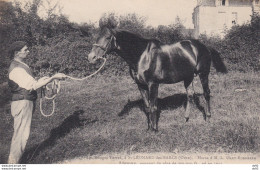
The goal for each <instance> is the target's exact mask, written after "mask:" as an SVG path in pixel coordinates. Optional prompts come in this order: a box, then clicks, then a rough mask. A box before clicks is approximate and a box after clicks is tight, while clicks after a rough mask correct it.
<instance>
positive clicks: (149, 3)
mask: <svg viewBox="0 0 260 170" xmlns="http://www.w3.org/2000/svg"><path fill="white" fill-rule="evenodd" d="M18 1H28V0H18ZM29 1H30V0H29ZM43 1H49V2H50V3H51V5H52V6H53V5H54V4H56V3H57V2H58V4H59V6H60V7H61V8H62V13H63V14H65V15H66V16H67V17H68V18H69V20H70V21H72V22H76V23H85V22H92V23H95V24H96V25H98V21H99V19H100V17H101V16H102V15H103V14H104V13H111V12H113V13H115V14H117V15H126V14H129V13H136V14H138V16H143V17H146V18H147V22H146V24H147V25H150V26H155V27H157V26H158V25H169V24H172V23H174V22H175V19H176V17H177V16H179V18H180V19H181V21H182V22H183V24H184V26H185V27H186V28H194V26H193V23H192V12H193V9H194V7H195V6H196V4H197V0H43ZM45 6H46V8H48V5H46V3H45Z"/></svg>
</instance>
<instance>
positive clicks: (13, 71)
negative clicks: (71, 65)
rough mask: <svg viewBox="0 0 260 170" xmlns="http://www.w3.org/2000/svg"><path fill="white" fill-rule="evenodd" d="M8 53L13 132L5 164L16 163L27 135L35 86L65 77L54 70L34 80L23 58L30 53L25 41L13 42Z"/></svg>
mask: <svg viewBox="0 0 260 170" xmlns="http://www.w3.org/2000/svg"><path fill="white" fill-rule="evenodd" d="M10 53H11V55H10V56H11V59H13V60H12V62H11V65H10V67H9V70H8V78H9V80H8V85H9V87H10V89H11V93H12V98H11V100H12V101H11V114H12V116H13V118H14V133H13V137H12V142H11V148H10V155H9V158H8V163H9V164H17V163H19V161H20V158H21V156H22V154H23V152H24V149H25V146H26V143H27V140H28V138H29V134H30V128H31V120H32V114H33V112H34V108H35V101H36V99H37V92H36V89H38V88H40V87H42V86H44V85H46V84H48V83H50V82H52V81H53V80H55V79H58V80H61V79H64V78H66V75H65V74H62V73H57V74H55V75H54V76H52V77H42V78H40V79H39V80H35V79H34V78H33V75H32V71H31V69H30V67H29V66H28V65H27V64H25V63H24V59H25V58H26V57H27V55H28V54H29V50H28V47H27V44H26V42H23V41H17V42H14V43H13V44H12V46H11V50H10Z"/></svg>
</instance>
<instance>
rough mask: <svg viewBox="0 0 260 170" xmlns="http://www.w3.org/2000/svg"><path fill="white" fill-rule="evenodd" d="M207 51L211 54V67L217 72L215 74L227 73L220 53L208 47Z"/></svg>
mask: <svg viewBox="0 0 260 170" xmlns="http://www.w3.org/2000/svg"><path fill="white" fill-rule="evenodd" d="M209 51H210V54H211V59H212V63H213V66H214V68H215V69H216V70H217V72H220V73H227V72H228V70H227V67H226V66H225V64H224V62H223V61H222V59H221V57H220V53H219V52H218V51H217V50H215V49H214V48H212V47H209Z"/></svg>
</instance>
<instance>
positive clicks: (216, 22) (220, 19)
mask: <svg viewBox="0 0 260 170" xmlns="http://www.w3.org/2000/svg"><path fill="white" fill-rule="evenodd" d="M259 11H260V3H259V0H197V6H196V7H195V8H194V12H193V14H192V17H193V24H194V36H195V38H197V37H198V36H199V35H200V34H207V35H209V36H212V35H218V36H220V37H223V36H224V35H225V32H226V31H227V30H228V29H230V28H231V27H232V26H233V25H236V24H238V25H241V24H244V23H246V22H249V21H250V19H251V15H252V14H253V12H258V13H259Z"/></svg>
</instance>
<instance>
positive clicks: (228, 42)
mask: <svg viewBox="0 0 260 170" xmlns="http://www.w3.org/2000/svg"><path fill="white" fill-rule="evenodd" d="M199 39H200V40H201V41H203V42H204V43H205V44H208V45H209V46H212V47H213V48H215V49H217V50H218V51H219V52H220V53H221V54H222V56H223V58H224V59H225V60H226V61H227V62H228V65H229V69H230V70H236V71H242V72H246V71H259V70H260V61H259V59H260V55H259V54H260V48H259V46H260V16H259V15H257V14H254V15H252V19H251V22H250V23H248V24H244V25H241V26H238V25H236V26H233V27H232V29H230V30H229V31H228V33H227V34H226V36H225V37H224V39H220V38H219V37H207V36H206V35H201V36H200V38H199Z"/></svg>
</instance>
